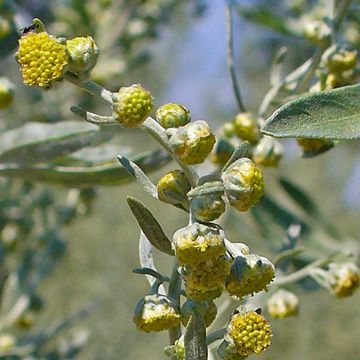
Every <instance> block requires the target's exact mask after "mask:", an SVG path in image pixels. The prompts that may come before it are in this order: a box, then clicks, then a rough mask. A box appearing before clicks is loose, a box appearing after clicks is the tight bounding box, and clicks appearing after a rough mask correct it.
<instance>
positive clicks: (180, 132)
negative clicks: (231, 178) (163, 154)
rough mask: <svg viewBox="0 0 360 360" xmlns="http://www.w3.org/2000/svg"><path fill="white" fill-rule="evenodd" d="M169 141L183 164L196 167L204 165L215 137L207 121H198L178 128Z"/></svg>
mask: <svg viewBox="0 0 360 360" xmlns="http://www.w3.org/2000/svg"><path fill="white" fill-rule="evenodd" d="M169 141H170V145H171V147H172V149H173V150H174V152H175V154H176V155H177V156H178V157H179V159H180V160H181V161H182V162H183V163H185V164H187V165H195V164H200V163H202V162H203V161H204V160H205V159H206V158H207V156H208V155H209V154H210V152H211V150H212V148H213V146H214V144H215V135H214V134H213V133H212V131H211V129H210V127H209V125H208V124H207V123H206V122H205V121H202V120H198V121H194V122H192V123H189V124H187V125H185V126H181V127H179V128H177V129H176V132H175V133H174V134H173V135H172V136H171V137H170V140H169Z"/></svg>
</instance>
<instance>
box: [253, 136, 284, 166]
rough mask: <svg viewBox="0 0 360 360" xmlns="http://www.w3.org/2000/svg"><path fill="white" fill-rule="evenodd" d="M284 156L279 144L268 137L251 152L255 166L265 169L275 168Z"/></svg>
mask: <svg viewBox="0 0 360 360" xmlns="http://www.w3.org/2000/svg"><path fill="white" fill-rule="evenodd" d="M283 155H284V147H283V146H282V145H281V143H280V142H279V141H278V140H276V139H273V138H271V137H269V136H264V137H263V138H262V139H261V140H260V141H259V143H258V144H257V145H256V147H255V149H254V152H253V156H252V158H253V160H254V162H255V164H257V165H262V166H265V167H277V166H278V165H279V162H280V160H281V159H282V157H283Z"/></svg>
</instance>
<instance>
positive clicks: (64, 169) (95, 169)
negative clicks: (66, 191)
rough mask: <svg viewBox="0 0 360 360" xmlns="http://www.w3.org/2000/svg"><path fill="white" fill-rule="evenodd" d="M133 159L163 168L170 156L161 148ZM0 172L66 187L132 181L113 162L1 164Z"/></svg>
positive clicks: (149, 168)
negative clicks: (87, 163)
mask: <svg viewBox="0 0 360 360" xmlns="http://www.w3.org/2000/svg"><path fill="white" fill-rule="evenodd" d="M133 161H134V162H135V163H137V164H138V165H139V166H141V167H142V168H143V169H144V171H146V172H148V171H153V170H156V169H160V168H162V167H163V166H164V165H166V164H167V163H169V162H170V161H171V159H170V157H169V155H168V154H166V153H164V152H162V151H154V152H151V153H146V154H142V155H138V156H137V157H136V158H135V159H133ZM0 176H7V177H11V178H21V179H23V180H28V181H38V182H45V183H49V184H53V185H58V186H65V187H91V186H97V185H102V186H118V185H122V184H127V183H129V182H131V181H133V177H132V176H130V175H129V173H128V172H127V171H126V170H125V169H124V168H123V167H121V166H119V164H118V163H115V162H111V163H108V164H104V165H97V166H53V165H46V164H43V165H35V166H21V165H13V164H3V165H2V164H0Z"/></svg>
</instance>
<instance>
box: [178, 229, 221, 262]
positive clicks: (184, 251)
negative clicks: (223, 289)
mask: <svg viewBox="0 0 360 360" xmlns="http://www.w3.org/2000/svg"><path fill="white" fill-rule="evenodd" d="M173 246H174V249H175V253H176V256H177V258H178V260H179V263H180V265H185V264H188V265H196V264H199V263H201V262H204V261H207V260H211V259H216V258H218V257H219V256H224V255H225V253H226V247H225V242H224V237H223V236H222V235H221V234H220V231H219V230H218V229H217V228H215V227H210V226H206V225H203V224H199V223H194V224H192V225H189V226H186V227H184V228H182V229H180V230H178V231H177V232H176V233H175V234H174V238H173Z"/></svg>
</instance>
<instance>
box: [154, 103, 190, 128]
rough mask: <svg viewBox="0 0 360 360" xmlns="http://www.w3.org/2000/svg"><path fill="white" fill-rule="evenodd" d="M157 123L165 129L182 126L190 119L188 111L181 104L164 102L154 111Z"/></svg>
mask: <svg viewBox="0 0 360 360" xmlns="http://www.w3.org/2000/svg"><path fill="white" fill-rule="evenodd" d="M155 118H156V120H157V121H158V123H159V124H160V125H161V126H162V127H163V128H165V129H169V128H177V127H180V126H184V125H186V124H188V123H189V122H190V121H191V117H190V111H189V110H188V109H187V108H186V107H185V106H183V105H179V104H165V105H163V106H160V107H159V108H158V109H157V110H156V113H155Z"/></svg>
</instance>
